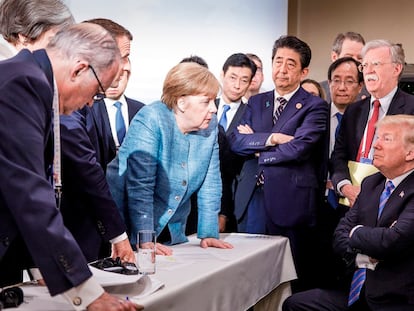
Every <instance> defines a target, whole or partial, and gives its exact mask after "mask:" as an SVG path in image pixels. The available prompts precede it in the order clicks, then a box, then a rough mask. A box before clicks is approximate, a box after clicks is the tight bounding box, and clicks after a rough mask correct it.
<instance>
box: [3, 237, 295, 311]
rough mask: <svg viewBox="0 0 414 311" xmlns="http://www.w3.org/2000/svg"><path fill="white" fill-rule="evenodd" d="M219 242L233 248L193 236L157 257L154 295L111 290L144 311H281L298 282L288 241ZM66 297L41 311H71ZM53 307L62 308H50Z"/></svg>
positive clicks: (29, 305) (237, 239)
mask: <svg viewBox="0 0 414 311" xmlns="http://www.w3.org/2000/svg"><path fill="white" fill-rule="evenodd" d="M220 238H221V239H223V240H225V241H227V242H229V243H231V244H233V246H234V248H233V249H231V250H228V249H216V248H207V249H202V248H201V247H200V246H199V240H198V239H197V238H196V237H195V236H190V237H189V239H190V241H189V242H188V243H184V244H180V245H175V246H173V247H172V248H173V251H174V254H173V256H168V257H164V256H157V272H156V274H155V275H153V276H150V277H149V278H147V279H150V280H152V282H153V283H154V284H155V283H158V284H159V283H160V282H161V283H163V284H164V286H163V287H161V288H160V289H158V290H157V291H155V292H154V293H152V294H150V295H147V296H144V297H139V298H136V297H134V296H135V294H136V292H134V291H133V290H130V289H128V290H127V292H125V287H124V288H123V290H122V289H121V288H120V287H119V286H117V287H111V288H109V289H108V291H109V292H112V293H114V294H117V295H119V296H120V297H122V296H123V295H128V297H129V299H130V300H133V301H135V302H137V303H139V304H141V305H143V306H144V307H145V311H162V310H169V311H186V310H198V311H214V310H232V311H233V310H234V311H237V310H240V311H242V310H247V309H248V308H250V307H251V306H254V311H257V310H281V304H282V302H283V301H284V299H285V298H286V297H287V296H289V295H290V294H291V291H290V283H289V282H290V281H291V280H293V279H295V278H296V271H295V268H294V264H293V260H292V255H291V251H290V245H289V240H288V239H287V238H285V237H281V236H265V235H256V234H240V233H230V234H221V236H220ZM23 290H24V288H23ZM128 291H130V292H129V293H128ZM269 294H270V295H269ZM39 298H40V297H39ZM123 298H125V297H123ZM42 299H43V300H45V297H44V296H43V297H42ZM62 299H63V298H62V297H55V298H50V297H48V300H49V302H48V304H47V307H48V308H47V309H44V307H46V304H44V305H43V307H42V308H43V309H42V310H44V311H46V310H61V311H63V310H70V306H69V305H68V307H69V308H65V307H64V303H65V302H64V301H63V300H62ZM37 300H40V299H31V301H29V303H25V304H23V305H22V306H21V307H19V308H18V309H15V310H40V309H39V308H37V309H35V308H34V306H35V303H36V301H37ZM38 302H40V301H38ZM42 302H43V301H42ZM53 303H56V305H55V308H57V309H49V307H50V308H52V306H53ZM57 303H59V305H57ZM9 310H13V309H9Z"/></svg>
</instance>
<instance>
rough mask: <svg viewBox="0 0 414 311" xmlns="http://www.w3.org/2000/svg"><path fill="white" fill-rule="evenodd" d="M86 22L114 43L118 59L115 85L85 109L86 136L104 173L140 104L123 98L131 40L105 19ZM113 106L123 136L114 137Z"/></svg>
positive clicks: (120, 27) (114, 120)
mask: <svg viewBox="0 0 414 311" xmlns="http://www.w3.org/2000/svg"><path fill="white" fill-rule="evenodd" d="M86 22H88V23H94V24H98V25H100V26H102V27H103V28H105V29H106V30H107V31H108V32H109V33H110V34H111V35H112V36H113V37H114V39H115V41H116V42H117V43H118V47H119V50H120V52H121V57H122V75H121V77H120V80H119V83H118V85H117V86H114V87H112V86H111V87H110V88H108V89H107V90H106V92H105V94H106V98H105V99H101V100H97V101H95V102H94V104H93V106H92V108H85V110H86V111H85V115H86V123H87V128H88V132H89V136H90V137H91V140H92V142H93V144H94V147H95V150H96V152H97V159H98V161H99V163H100V164H101V166H102V168H103V170H104V172H105V171H106V166H107V165H108V163H109V162H111V161H112V160H113V159H114V158H115V156H116V153H117V151H118V148H119V146H120V145H121V143H122V140H123V137H124V135H125V133H126V132H127V130H128V126H129V123H130V122H131V120H132V119H133V117H134V116H135V114H136V113H137V112H138V111H139V110H140V109H141V108H142V107H143V106H144V104H143V103H141V102H139V101H137V100H134V99H131V98H129V97H127V96H125V94H124V93H125V90H126V88H127V85H128V80H129V77H130V75H131V63H130V60H129V55H130V51H131V41H132V39H133V36H132V34H131V32H130V31H129V30H127V29H126V28H125V27H123V26H122V25H119V24H118V23H115V22H114V21H112V20H110V19H106V18H96V19H91V20H87V21H86ZM118 103H119V104H118ZM116 105H120V107H119V109H120V113H121V114H120V115H121V116H122V119H123V122H124V124H123V126H124V129H125V130H124V132H123V133H118V132H119V127H118V128H117V126H118V124H117V113H119V112H118V107H117V106H116ZM121 122H122V121H121ZM117 129H118V131H117Z"/></svg>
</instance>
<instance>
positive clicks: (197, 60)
mask: <svg viewBox="0 0 414 311" xmlns="http://www.w3.org/2000/svg"><path fill="white" fill-rule="evenodd" d="M180 63H197V64H199V65H201V66H204V67H206V68H208V65H207V62H206V61H205V60H204V59H203V58H202V57H200V56H197V55H190V56H189V57H184V58H183V59H182V60H181V61H180Z"/></svg>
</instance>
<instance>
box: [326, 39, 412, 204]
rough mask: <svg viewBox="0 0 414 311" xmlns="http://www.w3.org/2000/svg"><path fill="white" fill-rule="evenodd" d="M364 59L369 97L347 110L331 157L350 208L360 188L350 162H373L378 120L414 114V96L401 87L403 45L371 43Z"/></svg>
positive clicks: (337, 182)
mask: <svg viewBox="0 0 414 311" xmlns="http://www.w3.org/2000/svg"><path fill="white" fill-rule="evenodd" d="M362 56H363V60H362V64H361V65H360V66H359V69H360V70H361V71H362V72H363V75H364V82H365V86H366V88H367V90H368V92H369V93H370V97H368V98H366V99H363V100H361V101H358V102H356V103H355V104H352V105H351V106H349V107H348V109H347V110H346V111H345V114H344V116H343V119H342V122H341V130H340V131H339V135H338V138H337V140H336V143H335V147H334V151H333V153H332V158H331V179H332V182H333V186H334V189H335V190H336V191H337V193H338V194H339V195H341V196H343V197H345V198H346V199H348V201H349V206H351V207H352V205H353V204H354V202H355V199H356V198H357V196H358V194H359V191H360V187H359V186H358V185H355V184H352V181H351V180H352V179H351V174H350V170H349V168H348V162H349V161H355V162H358V163H364V164H371V163H372V159H373V145H374V142H375V135H374V134H375V123H376V121H377V120H380V119H382V118H383V117H384V116H385V115H391V114H414V96H413V95H409V94H407V93H405V92H403V91H402V90H401V89H399V87H398V80H399V78H400V76H401V72H402V70H403V66H404V63H405V60H404V51H403V49H402V48H401V46H400V45H398V44H393V43H391V42H389V41H386V40H374V41H370V42H368V43H367V44H366V45H365V46H364V48H363V49H362Z"/></svg>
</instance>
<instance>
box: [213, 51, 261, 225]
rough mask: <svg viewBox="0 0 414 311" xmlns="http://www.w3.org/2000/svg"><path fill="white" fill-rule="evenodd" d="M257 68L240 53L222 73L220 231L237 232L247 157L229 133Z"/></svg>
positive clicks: (235, 123)
mask: <svg viewBox="0 0 414 311" xmlns="http://www.w3.org/2000/svg"><path fill="white" fill-rule="evenodd" d="M256 69H257V68H256V65H255V64H254V62H253V61H252V60H251V59H250V58H249V57H248V56H247V55H245V54H243V53H236V54H233V55H231V56H229V57H228V58H227V60H226V61H225V62H224V65H223V70H222V72H221V82H222V93H221V96H220V98H217V99H216V106H217V117H218V120H219V137H218V141H219V146H220V152H219V155H220V172H221V179H222V185H223V194H222V198H221V210H220V213H219V217H220V218H219V225H220V232H235V231H237V223H236V218H235V216H234V199H233V198H234V189H235V188H236V187H237V183H236V181H237V180H236V178H237V176H238V175H239V174H240V170H241V167H242V165H243V160H244V158H243V157H241V156H240V155H237V154H235V153H234V152H232V151H231V149H230V146H229V142H228V135H229V134H230V133H231V132H233V130H234V129H235V128H236V126H237V125H238V123H239V121H240V119H241V117H242V115H243V113H244V110H245V109H246V103H244V102H243V100H242V97H243V96H244V94H245V93H246V92H247V89H248V88H249V85H250V82H251V81H252V78H253V76H254V75H255V73H256Z"/></svg>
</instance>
